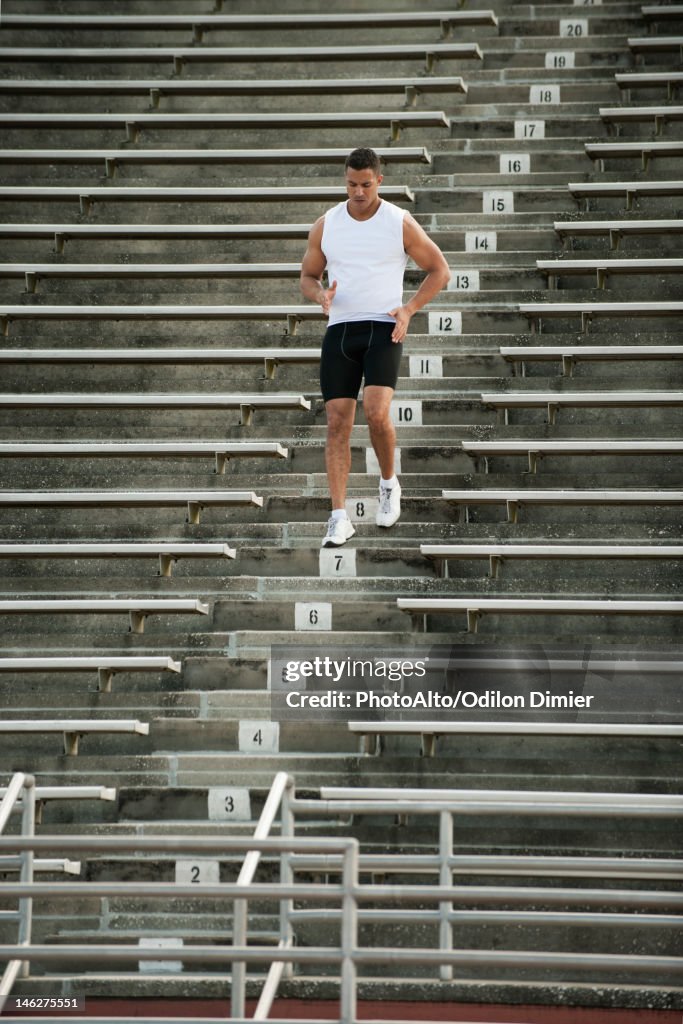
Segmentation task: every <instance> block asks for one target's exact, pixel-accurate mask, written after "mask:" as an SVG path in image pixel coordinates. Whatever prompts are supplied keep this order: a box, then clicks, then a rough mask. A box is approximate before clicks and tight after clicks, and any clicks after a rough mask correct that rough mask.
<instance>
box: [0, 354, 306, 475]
mask: <svg viewBox="0 0 683 1024" xmlns="http://www.w3.org/2000/svg"><path fill="white" fill-rule="evenodd" d="M318 362H320V348H4V349H0V363H173V364H174V365H176V364H183V363H191V364H192V365H194V364H195V363H208V364H212V363H217V364H222V363H227V364H231V363H235V364H237V365H240V364H248V363H256V364H258V363H263V365H264V373H265V376H266V378H267V379H268V380H272V379H273V378H274V376H275V370H276V369H277V367H278V366H279V365H280V364H281V363H318ZM273 443H274V442H273ZM220 444H221V447H222V450H224V451H228V450H230V449H228V448H227V447H224V446H223V442H220ZM270 444H271V442H264V443H262V444H260V445H255V444H253V443H251V442H249V443H248V444H246V443H242V442H239V443H236V444H234V445H231V448H234V454H235V455H239V454H240V451H241V450H242V449H244V452H245V454H259V455H260V454H273V452H272V451H271V450H269V445H270ZM259 448H261V449H263V451H259V450H257V449H259ZM275 454H277V455H283V454H284V455H286V454H287V451H286V449H285V448H282V449H280V446H278V450H277V451H276V452H275Z"/></svg>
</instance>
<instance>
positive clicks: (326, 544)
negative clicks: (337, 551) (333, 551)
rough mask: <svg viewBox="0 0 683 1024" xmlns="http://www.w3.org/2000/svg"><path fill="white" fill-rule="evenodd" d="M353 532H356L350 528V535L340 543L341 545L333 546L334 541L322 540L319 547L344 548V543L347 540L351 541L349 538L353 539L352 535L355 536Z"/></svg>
mask: <svg viewBox="0 0 683 1024" xmlns="http://www.w3.org/2000/svg"><path fill="white" fill-rule="evenodd" d="M355 532H356V531H355V530H354V529H353V528H352V529H351V533H350V534H349V535H348V537H347V538H346V540H343V541H342V542H341V544H335V543H334V541H331V540H324V541H323V542H322V544H321V545H320V546H321V547H322V548H341V547H343V546H344V544H346V541H347V540H351V538H352V537H353V535H354V534H355Z"/></svg>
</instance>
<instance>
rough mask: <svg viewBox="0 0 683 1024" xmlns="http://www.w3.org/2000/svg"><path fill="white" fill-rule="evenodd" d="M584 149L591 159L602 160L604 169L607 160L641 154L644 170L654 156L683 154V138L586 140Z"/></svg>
mask: <svg viewBox="0 0 683 1024" xmlns="http://www.w3.org/2000/svg"><path fill="white" fill-rule="evenodd" d="M584 150H585V153H586V156H587V157H588V158H589V159H590V160H599V161H600V164H601V167H602V169H603V170H604V163H605V161H606V160H615V159H628V158H629V157H634V156H639V157H640V161H641V166H642V169H643V171H647V170H648V168H649V165H650V161H651V160H652V158H653V157H661V156H663V157H673V156H683V140H682V141H680V142H586V143H584Z"/></svg>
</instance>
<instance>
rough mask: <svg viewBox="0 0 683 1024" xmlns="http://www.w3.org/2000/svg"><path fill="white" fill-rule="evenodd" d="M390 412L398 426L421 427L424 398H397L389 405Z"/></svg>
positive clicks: (392, 419)
mask: <svg viewBox="0 0 683 1024" xmlns="http://www.w3.org/2000/svg"><path fill="white" fill-rule="evenodd" d="M389 414H390V416H391V422H392V423H393V424H394V426H396V427H421V426H422V399H419V398H418V399H409V400H406V399H400V398H396V399H394V401H393V402H392V403H391V405H390V407H389Z"/></svg>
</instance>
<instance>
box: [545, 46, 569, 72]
mask: <svg viewBox="0 0 683 1024" xmlns="http://www.w3.org/2000/svg"><path fill="white" fill-rule="evenodd" d="M545 66H546V68H549V69H550V70H551V71H552V70H555V69H557V70H558V71H564V70H565V69H566V68H573V67H576V62H575V57H574V52H573V50H551V51H550V52H549V53H546V55H545Z"/></svg>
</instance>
